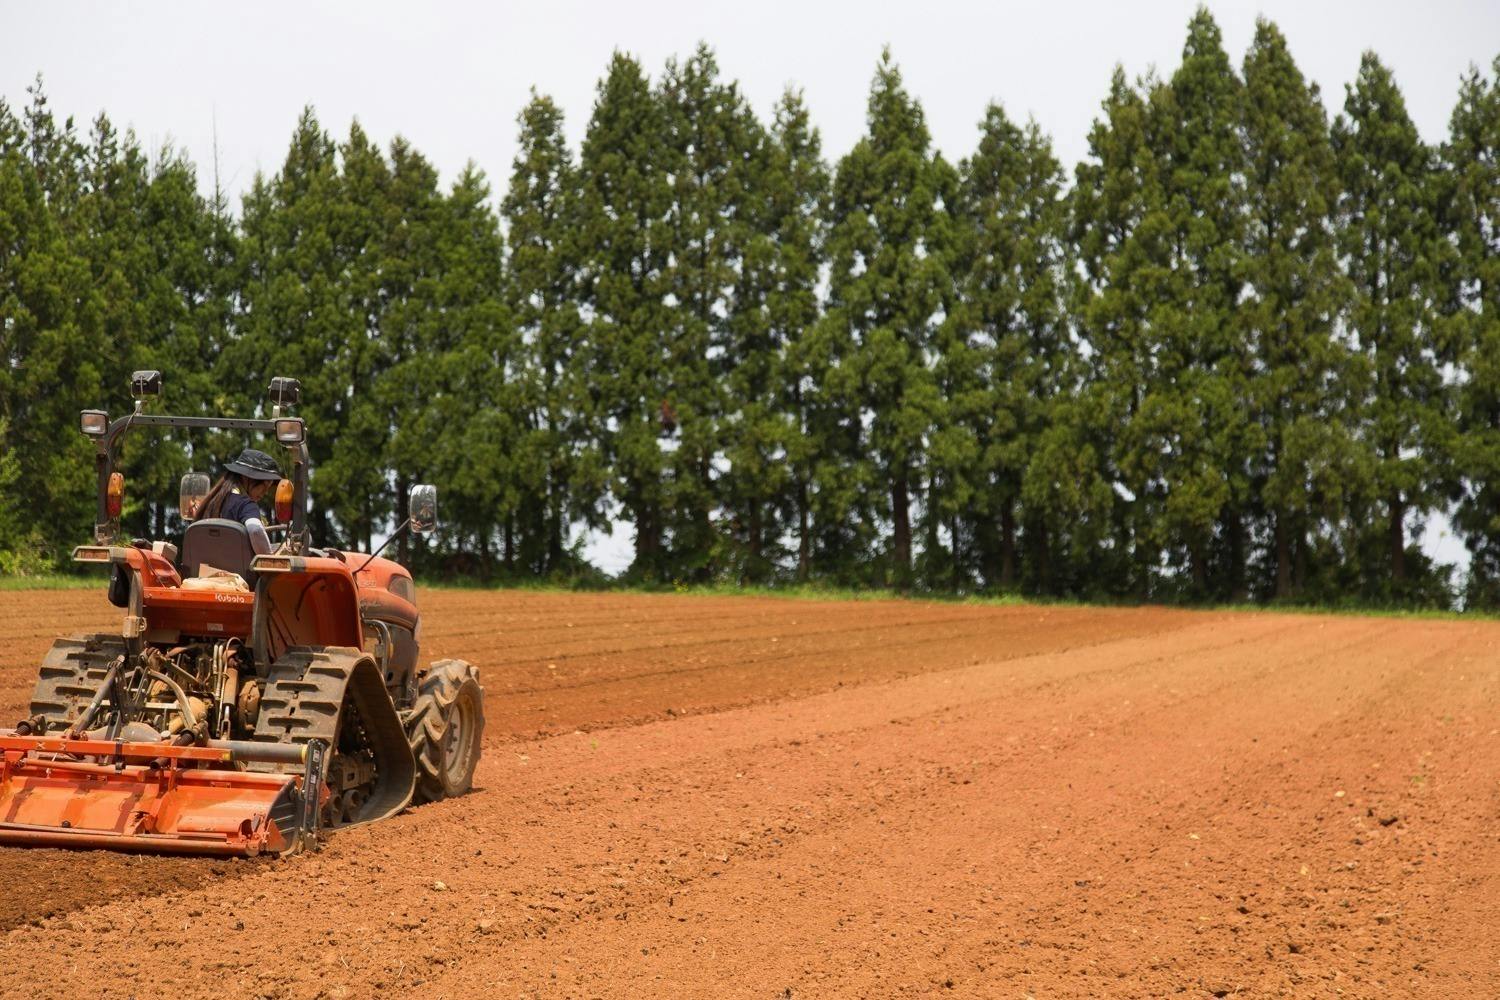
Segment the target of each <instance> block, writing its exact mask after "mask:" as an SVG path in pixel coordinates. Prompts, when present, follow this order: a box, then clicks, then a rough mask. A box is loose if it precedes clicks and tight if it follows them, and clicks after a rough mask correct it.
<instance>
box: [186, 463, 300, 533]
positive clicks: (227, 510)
mask: <svg viewBox="0 0 1500 1000" xmlns="http://www.w3.org/2000/svg"><path fill="white" fill-rule="evenodd" d="M279 479H281V469H280V467H279V466H277V464H276V460H275V459H274V458H272V457H271V456H270V455H267V454H266V453H265V452H263V451H256V450H255V449H254V448H246V449H245V450H244V451H242V452H240V457H239V458H236V459H235V460H234V461H233V462H226V463H225V464H224V474H223V475H222V476H220V477H219V481H218V482H216V483H214V485H213V488H212V489H210V490H209V491H208V494H207V495H206V496H205V497H204V498H203V502H202V503H201V504H199V505H198V514H197V516H198V517H199V518H200V519H202V518H211V517H219V518H224V519H225V520H228V521H238V522H240V523H241V524H243V525H244V526H245V530H246V531H248V532H249V533H250V547H251V548H253V549H254V550H255V553H256V555H265V554H266V553H268V552H270V551H271V536H270V535H268V534H266V526H265V524H264V523H263V522H262V521H261V513H260V498H261V497H263V496H265V495H266V494H267V493H268V492H270V489H271V485H272V484H273V483H275V482H277V481H278V480H279Z"/></svg>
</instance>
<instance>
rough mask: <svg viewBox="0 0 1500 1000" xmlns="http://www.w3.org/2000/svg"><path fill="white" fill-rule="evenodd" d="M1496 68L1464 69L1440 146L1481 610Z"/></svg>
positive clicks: (1498, 179)
mask: <svg viewBox="0 0 1500 1000" xmlns="http://www.w3.org/2000/svg"><path fill="white" fill-rule="evenodd" d="M1492 72H1493V74H1494V75H1493V76H1491V77H1490V78H1488V79H1486V78H1485V76H1484V75H1483V74H1482V73H1480V72H1479V70H1478V69H1477V68H1471V69H1470V71H1469V73H1468V74H1467V75H1466V76H1465V77H1464V79H1463V81H1462V82H1461V84H1460V86H1459V95H1458V103H1457V105H1456V106H1455V107H1454V109H1453V115H1452V117H1451V119H1450V120H1449V138H1448V142H1447V144H1446V145H1445V147H1444V150H1443V152H1444V159H1445V161H1446V168H1447V172H1448V174H1449V175H1450V181H1451V184H1452V199H1451V201H1450V203H1449V206H1448V215H1447V219H1446V222H1447V227H1448V229H1449V230H1451V232H1453V233H1454V235H1455V236H1456V241H1457V252H1458V260H1457V266H1456V268H1455V271H1454V278H1455V280H1454V281H1453V282H1452V285H1453V292H1452V293H1451V295H1452V301H1451V302H1450V304H1449V305H1450V309H1451V311H1452V312H1453V314H1454V316H1455V318H1456V322H1455V324H1454V325H1455V338H1456V340H1457V343H1458V345H1459V347H1460V350H1461V352H1462V368H1463V371H1464V374H1465V376H1466V377H1465V378H1464V380H1463V382H1462V385H1461V387H1460V388H1459V390H1458V391H1459V401H1458V417H1459V431H1460V433H1461V435H1462V438H1461V443H1460V451H1459V455H1460V462H1459V466H1460V469H1461V471H1462V474H1463V484H1462V493H1461V495H1460V499H1459V504H1458V509H1457V511H1456V512H1455V516H1454V525H1455V527H1456V528H1457V530H1458V532H1459V534H1460V535H1461V536H1462V537H1463V539H1464V541H1465V544H1466V545H1467V547H1468V549H1469V554H1470V566H1469V584H1468V589H1467V593H1466V595H1465V606H1466V607H1484V608H1495V607H1500V59H1496V60H1495V63H1494V65H1493V67H1492Z"/></svg>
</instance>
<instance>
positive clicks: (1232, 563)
mask: <svg viewBox="0 0 1500 1000" xmlns="http://www.w3.org/2000/svg"><path fill="white" fill-rule="evenodd" d="M1224 528H1225V534H1226V535H1228V537H1229V599H1230V600H1231V601H1243V600H1245V598H1246V597H1248V596H1249V592H1248V590H1247V588H1246V587H1245V518H1244V516H1243V515H1241V514H1240V512H1239V510H1238V509H1233V510H1230V511H1229V513H1227V514H1226V515H1224Z"/></svg>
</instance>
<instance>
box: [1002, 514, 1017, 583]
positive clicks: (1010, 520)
mask: <svg viewBox="0 0 1500 1000" xmlns="http://www.w3.org/2000/svg"><path fill="white" fill-rule="evenodd" d="M1015 585H1016V510H1015V503H1014V501H1012V500H1010V499H1006V500H1005V501H1004V502H1002V503H1001V505H1000V586H1001V587H1002V588H1004V589H1006V590H1009V589H1010V588H1011V587H1014V586H1015Z"/></svg>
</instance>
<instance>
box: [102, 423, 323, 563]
mask: <svg viewBox="0 0 1500 1000" xmlns="http://www.w3.org/2000/svg"><path fill="white" fill-rule="evenodd" d="M304 426H305V424H304ZM132 427H183V428H189V429H193V430H218V431H256V432H260V433H264V434H269V435H271V437H272V438H274V437H275V435H276V421H275V420H257V419H253V418H244V417H174V416H169V415H167V414H158V413H141V412H139V411H137V412H135V413H131V414H127V415H126V416H123V417H118V418H116V419H115V420H113V421H111V422H110V425H109V430H108V431H106V432H105V433H104V434H102V435H100V436H99V437H96V438H94V439H93V441H94V449H95V454H94V466H95V469H96V470H97V472H98V478H99V508H98V517H97V519H96V521H95V524H94V539H95V540H96V541H97V542H99V543H100V544H101V545H107V544H110V543H111V542H113V541H114V540H115V536H116V534H117V532H118V525H116V524H115V523H114V522H113V521H111V520H110V517H109V506H108V502H109V497H108V494H109V477H110V475H111V474H112V473H113V472H114V471H115V445H116V443H117V442H118V441H119V440H120V438H121V437H123V435H124V433H125V432H126V431H127V430H129V429H130V428H132ZM277 444H281V442H279V441H278V442H277ZM282 447H284V448H285V449H286V450H287V451H289V452H291V454H292V526H291V530H290V531H288V532H287V538H286V543H287V547H288V548H289V550H290V551H292V552H301V551H303V550H305V549H306V548H307V546H308V539H307V507H308V503H307V499H308V498H307V470H308V457H307V437H306V434H305V433H304V435H303V439H302V440H301V441H299V442H298V443H297V444H295V445H291V444H283V445H282Z"/></svg>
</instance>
